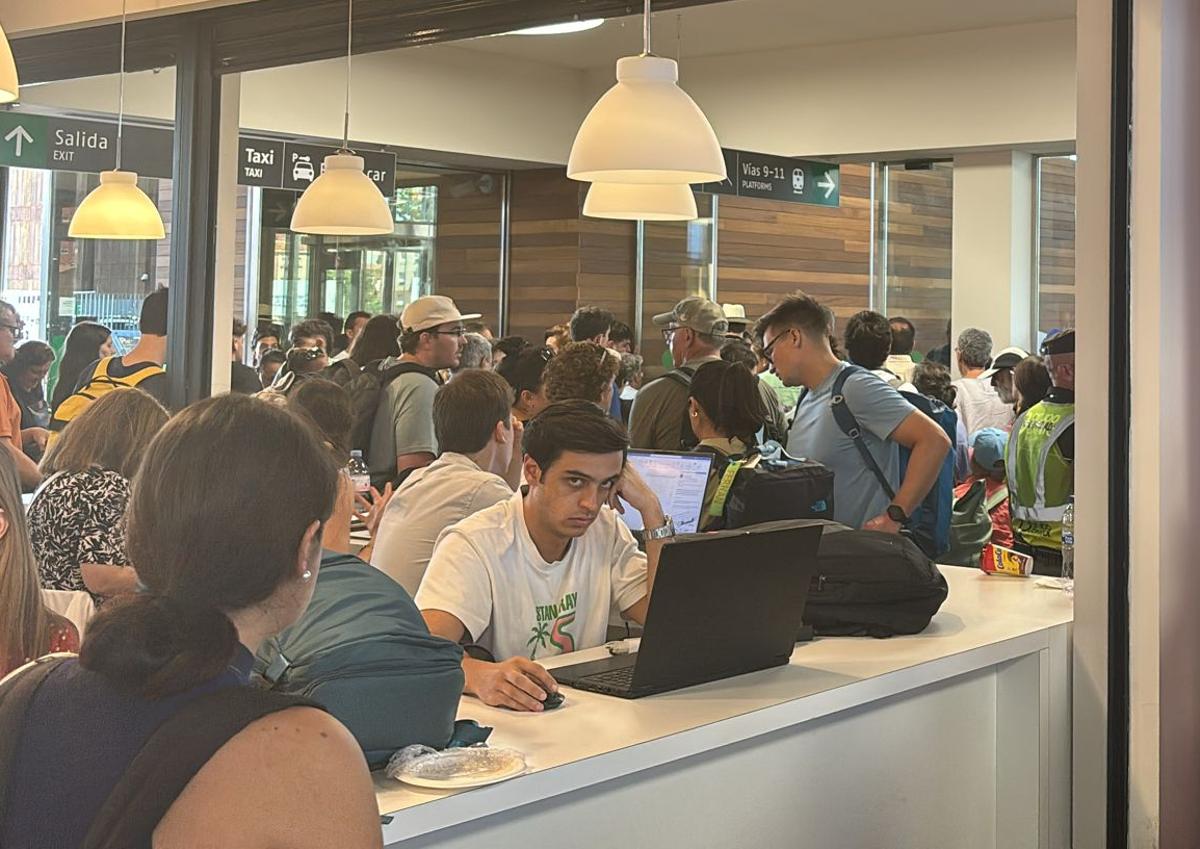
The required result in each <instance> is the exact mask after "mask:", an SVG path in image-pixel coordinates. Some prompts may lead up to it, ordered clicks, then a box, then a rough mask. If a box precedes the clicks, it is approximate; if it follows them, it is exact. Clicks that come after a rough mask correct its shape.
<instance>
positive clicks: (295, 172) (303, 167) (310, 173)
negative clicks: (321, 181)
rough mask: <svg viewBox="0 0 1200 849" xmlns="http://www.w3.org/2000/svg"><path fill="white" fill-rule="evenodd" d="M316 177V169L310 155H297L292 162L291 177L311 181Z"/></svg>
mask: <svg viewBox="0 0 1200 849" xmlns="http://www.w3.org/2000/svg"><path fill="white" fill-rule="evenodd" d="M316 178H317V173H316V170H315V169H314V168H313V164H312V157H310V156H297V157H296V160H295V161H294V162H293V163H292V179H293V180H306V181H307V182H309V183H311V182H312V181H313V180H315V179H316Z"/></svg>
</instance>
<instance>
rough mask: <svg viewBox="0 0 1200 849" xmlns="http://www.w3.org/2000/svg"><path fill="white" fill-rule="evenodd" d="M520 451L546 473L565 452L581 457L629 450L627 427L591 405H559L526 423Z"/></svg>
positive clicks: (622, 452) (567, 402)
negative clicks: (575, 452) (581, 455)
mask: <svg viewBox="0 0 1200 849" xmlns="http://www.w3.org/2000/svg"><path fill="white" fill-rule="evenodd" d="M521 450H522V451H523V452H524V453H525V455H526V456H528V457H532V458H533V461H534V462H535V463H537V464H538V467H539V468H540V469H541V470H542V472H545V471H546V470H547V469H549V468H550V466H551V464H553V463H554V461H555V460H557V459H558V458H559V457H561V456H562V455H563V453H564V452H566V451H577V452H579V453H580V454H611V453H613V452H615V451H620V452H621V458H622V460H624V458H625V454H626V452H627V451H628V450H629V437H628V436H627V435H626V433H625V427H624V426H623V425H622V424H621V423H620V422H618V421H617V420H616V419H613V418H612V417H611V416H609V415H608V413H607V412H606V411H605V410H601V409H600V408H599V407H597V406H596V405H595V404H593V403H592V402H591V401H581V400H573V401H557V402H555V403H553V404H550V405H549V406H548V407H546V409H544V410H542V411H541V412H540V413H538V414H537V415H536V416H534V417H533V418H532V419H530V420H529V421H527V422H526V423H525V436H524V438H523V439H522V440H521Z"/></svg>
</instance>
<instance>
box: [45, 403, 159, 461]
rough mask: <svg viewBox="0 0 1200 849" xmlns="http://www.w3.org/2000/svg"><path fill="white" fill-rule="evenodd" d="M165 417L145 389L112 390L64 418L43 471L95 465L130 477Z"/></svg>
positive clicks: (48, 451) (47, 454)
mask: <svg viewBox="0 0 1200 849" xmlns="http://www.w3.org/2000/svg"><path fill="white" fill-rule="evenodd" d="M168 418H169V416H168V415H167V411H166V410H165V409H163V405H162V404H160V403H158V401H156V400H154V398H153V397H152V396H150V395H149V394H147V393H146V392H143V391H142V390H140V389H137V388H136V387H132V386H129V387H121V388H118V389H114V390H112V391H111V392H108V393H106V394H104V395H101V396H100V397H99V398H97V399H96V400H95V401H93V402H92V403H90V404H88V405H87V407H86V408H85V409H84V410H83V412H82V413H80V414H79V415H78V416H76V417H75V418H73V419H71V421H70V422H68V423H67V426H66V427H65V428H64V429H63V431H62V433H61V434H59V437H58V439H56V440H55V441H54V442H53V443H51V444H50V447H49V448H48V449H47V450H46V456H45V457H43V458H42V465H41V469H42V474H44V475H52V474H54V473H55V472H85V471H87V470H88V469H89V468H92V467H97V468H101V469H107V470H109V471H113V472H116V473H117V474H119V475H120V476H121V477H123V478H125V479H126V480H130V479H131V478H133V476H134V474H136V473H137V470H138V466H140V465H141V462H142V455H143V454H144V453H145V451H146V446H147V445H149V444H150V441H151V440H152V439H154V436H155V434H157V433H158V432H159V431H160V430H162V427H163V425H165V424H166V423H167V419H168Z"/></svg>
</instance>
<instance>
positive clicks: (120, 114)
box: [116, 0, 127, 171]
mask: <svg viewBox="0 0 1200 849" xmlns="http://www.w3.org/2000/svg"><path fill="white" fill-rule="evenodd" d="M126 5H127V0H121V73H120V76H119V77H118V82H117V168H116V170H117V171H120V170H121V139H122V137H123V136H124V129H125V16H126Z"/></svg>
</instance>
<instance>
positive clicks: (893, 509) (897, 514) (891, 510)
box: [887, 504, 908, 522]
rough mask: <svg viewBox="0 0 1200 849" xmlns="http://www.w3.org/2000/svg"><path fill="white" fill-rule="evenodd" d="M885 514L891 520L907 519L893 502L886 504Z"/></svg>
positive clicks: (902, 520)
mask: <svg viewBox="0 0 1200 849" xmlns="http://www.w3.org/2000/svg"><path fill="white" fill-rule="evenodd" d="M887 514H888V518H889V519H891V520H892V521H893V522H905V521H908V516H906V515H905V514H904V511H903V510H902V509H900V508H899V507H898V506H896V505H895V504H892V505H889V506H888V509H887Z"/></svg>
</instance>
